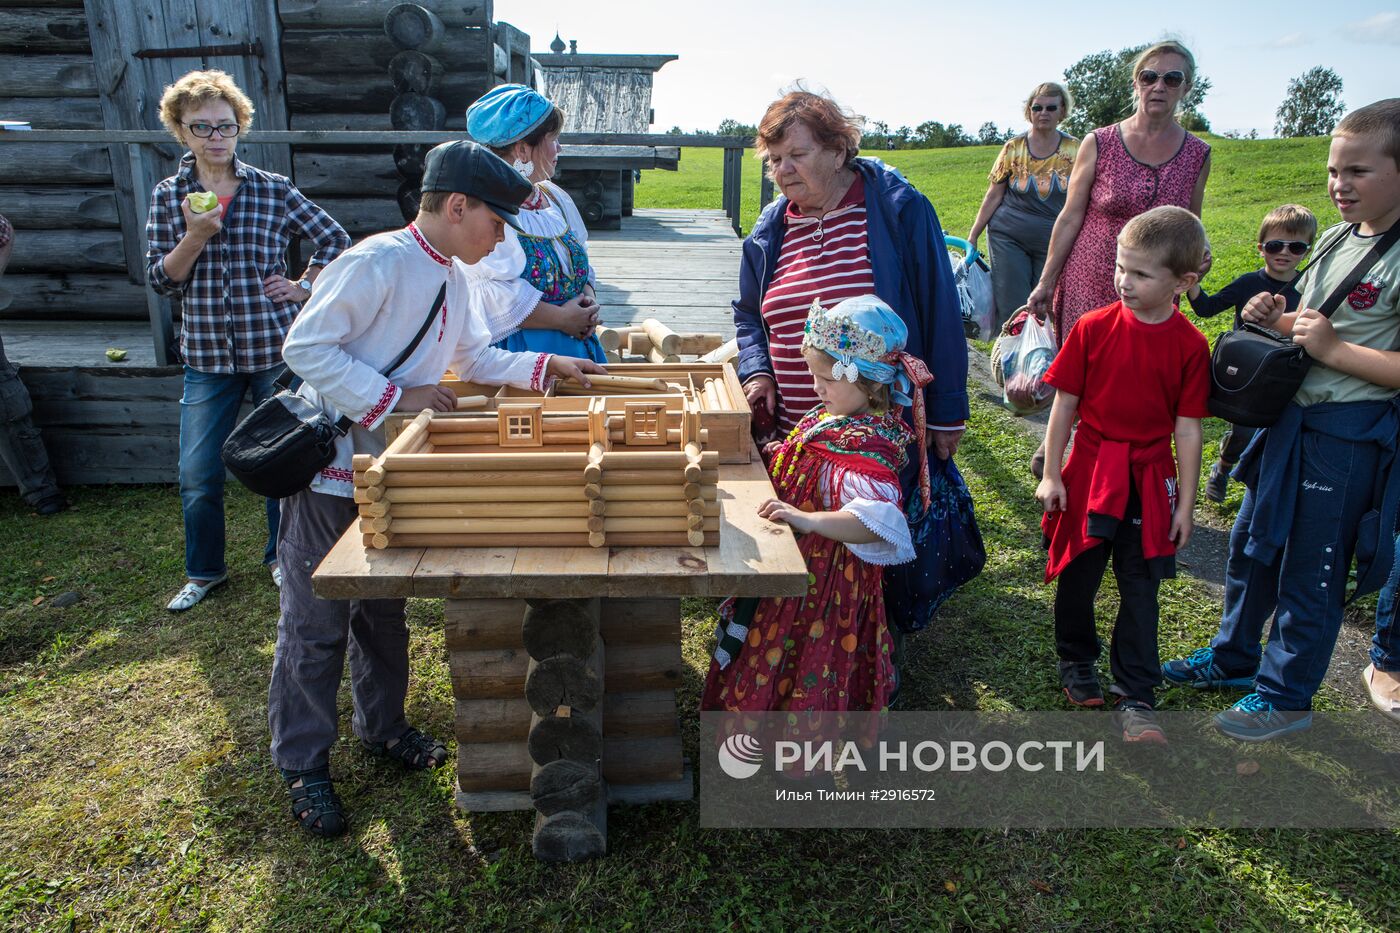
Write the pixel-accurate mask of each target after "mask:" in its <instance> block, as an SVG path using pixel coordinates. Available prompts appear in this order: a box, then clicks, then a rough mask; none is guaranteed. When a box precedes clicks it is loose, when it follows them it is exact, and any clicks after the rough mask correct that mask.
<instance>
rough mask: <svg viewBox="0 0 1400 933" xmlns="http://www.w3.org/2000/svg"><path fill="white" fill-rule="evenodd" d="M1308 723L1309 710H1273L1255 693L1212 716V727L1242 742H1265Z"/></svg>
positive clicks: (1273, 708)
mask: <svg viewBox="0 0 1400 933" xmlns="http://www.w3.org/2000/svg"><path fill="white" fill-rule="evenodd" d="M1311 725H1312V711H1311V710H1287V709H1276V708H1275V707H1274V704H1272V703H1270V702H1269V701H1268V700H1266V699H1264V698H1263V697H1261V696H1260V695H1259V694H1257V693H1251V694H1249V695H1248V696H1246V697H1244V698H1242V699H1241V700H1240V701H1239V702H1238V703H1236V704H1235V705H1234V706H1232V707H1230V708H1229V709H1227V710H1226V711H1225V712H1223V713H1217V714H1216V717H1215V728H1217V729H1219V730H1220V731H1221V732H1223V733H1225V734H1226V735H1228V736H1229V737H1230V738H1232V739H1239V740H1240V741H1242V742H1267V741H1268V740H1269V739H1275V738H1278V737H1279V736H1281V735H1287V734H1288V733H1290V732H1301V731H1302V730H1304V729H1306V728H1308V727H1309V726H1311Z"/></svg>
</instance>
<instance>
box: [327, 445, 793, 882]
mask: <svg viewBox="0 0 1400 933" xmlns="http://www.w3.org/2000/svg"><path fill="white" fill-rule="evenodd" d="M772 495H773V487H772V485H771V484H770V482H769V480H768V476H767V473H766V472H765V470H764V468H763V464H762V463H761V462H760V461H759V460H758V458H757V456H754V457H753V458H752V459H751V461H750V462H749V463H744V464H721V466H720V470H719V502H720V543H719V545H718V546H717V547H683V548H682V547H676V548H606V547H605V548H523V547H522V548H516V547H501V548H388V549H384V550H367V549H366V548H365V547H364V545H363V543H362V538H361V535H360V532H359V530H358V528H351V529H350V530H349V531H347V532H346V533H345V535H343V536H342V537H341V539H340V541H339V542H337V543H336V545H335V547H334V548H333V549H332V550H331V552H330V554H328V555H327V556H326V559H325V560H324V561H322V562H321V565H320V566H319V567H318V568H317V569H316V571H315V573H314V574H313V575H312V578H311V579H312V585H313V587H314V588H315V591H316V593H317V595H319V596H321V597H324V598H327V599H356V598H385V597H407V596H418V597H436V598H442V599H444V600H446V603H445V610H444V611H445V640H446V644H447V651H448V663H449V668H450V670H451V674H452V689H453V696H454V699H455V701H456V716H455V723H456V727H455V733H456V738H457V756H458V767H457V777H458V791H457V802H458V804H459V806H461V807H462V808H463V809H465V810H472V811H493V810H526V809H531V808H534V809H537V810H538V811H539V816H538V817H537V819H536V826H535V845H534V848H535V853H536V855H537V856H539V857H540V858H543V859H548V860H554V861H568V860H576V859H579V858H586V857H590V856H593V855H598V854H601V852H602V851H603V850H604V848H605V847H606V838H607V837H606V804H607V803H608V802H614V803H617V802H625V803H646V802H650V801H656V800H688V799H690V798H691V797H692V795H693V777H692V774H691V769H690V767H689V766H688V764H687V763H686V762H685V759H684V757H683V755H682V752H681V741H680V729H679V722H678V720H677V712H676V694H675V690H676V686H677V685H678V684H679V682H680V679H681V673H682V665H683V661H682V659H681V611H680V599H681V597H683V596H798V595H801V594H803V593H805V592H806V591H807V567H806V564H805V563H804V562H803V560H802V555H801V553H800V552H799V551H798V549H797V543H796V540H795V539H794V538H793V535H792V532H791V530H790V529H789V528H788V527H787V526H786V525H777V524H773V523H771V522H768V521H766V520H764V519H762V518H760V517H759V516H758V513H757V510H758V505H759V503H761V502H762V501H763V500H764V499H767V498H770V497H771V496H772ZM565 604H567V605H565ZM560 614H562V615H564V616H568V617H570V618H575V619H577V620H579V622H578V625H579V626H582V629H580V628H578V627H575V628H574V629H572V630H569V631H568V632H567V633H565V632H564V630H563V629H558V628H557V626H556V629H557V631H558V632H560V633H564V634H567V636H568V637H567V640H568V641H569V642H570V643H571V644H572V645H574V646H575V647H571V648H567V649H566V648H562V647H558V646H557V645H554V644H553V643H552V642H550V641H549V640H548V639H549V638H551V637H553V636H551V635H549V634H548V633H546V635H545V636H544V639H545V640H544V641H543V642H542V641H541V638H540V636H538V635H536V636H534V640H533V642H532V641H531V638H530V627H531V625H532V621H531V620H532V618H533V619H534V620H535V622H539V621H540V620H542V619H543V620H545V621H548V618H547V617H549V616H558V615H560ZM522 623H523V629H522ZM539 630H540V629H536V631H537V632H538V631H539ZM580 637H582V638H583V641H580V640H579V639H580ZM579 644H583V645H584V646H585V647H583V648H579V647H577V645H579ZM595 644H596V648H594V649H593V650H592V653H591V655H589V656H588V657H582V656H575V655H576V654H579V653H582V654H584V655H588V654H589V648H588V646H593V645H595ZM570 652H573V653H572V654H571V653H570ZM561 665H562V666H564V667H567V668H568V675H569V676H568V677H565V678H563V680H562V681H561V683H563V684H565V687H561V688H560V689H564V690H565V693H564V695H563V699H560V700H547V701H542V700H541V699H540V698H541V696H542V695H543V694H544V691H542V689H541V683H542V682H544V681H545V680H546V675H548V676H554V673H555V672H557V670H558V669H559V668H560V667H561ZM570 665H572V666H570ZM570 678H572V679H570ZM569 684H572V685H573V686H572V687H569V686H568V685H569ZM568 689H576V690H579V691H581V692H580V694H579V696H574V697H573V699H572V700H570V699H569V697H570V695H569V694H568V692H567V690H568ZM580 697H582V698H580ZM571 717H577V718H576V719H573V718H571ZM584 719H587V720H588V721H587V722H580V721H579V720H584ZM566 732H567V734H568V735H572V736H581V737H582V739H581V740H580V741H581V742H582V744H580V743H579V742H575V741H573V740H572V739H567V740H565V739H554V738H550V737H554V736H561V735H565V733H566ZM547 738H548V739H550V740H549V741H545V740H546V739H547ZM571 743H572V745H571ZM571 749H572V750H571ZM580 749H581V750H580ZM542 759H543V760H542ZM556 759H559V760H556ZM564 759H567V760H564ZM550 765H561V766H562V765H567V766H568V767H557V768H556V769H554V770H551V769H550V768H548V767H547V766H550ZM569 768H572V769H573V770H572V771H571V772H570V774H569V775H568V776H567V779H568V780H569V781H573V782H575V783H573V784H570V785H568V786H563V785H560V784H559V783H558V779H557V775H558V774H559V773H560V771H569ZM551 780H554V781H555V783H554V784H551V783H550V782H551ZM579 782H582V783H579ZM584 785H587V786H584ZM571 794H572V795H573V797H570V795H571ZM580 794H581V795H584V796H585V797H587V799H589V800H592V801H593V803H592V804H591V805H588V806H583V805H577V804H576V803H575V804H558V803H557V801H559V800H571V799H572V800H575V801H576V800H577V799H579V797H578V795H580ZM589 794H592V795H593V796H591V797H588V795H589Z"/></svg>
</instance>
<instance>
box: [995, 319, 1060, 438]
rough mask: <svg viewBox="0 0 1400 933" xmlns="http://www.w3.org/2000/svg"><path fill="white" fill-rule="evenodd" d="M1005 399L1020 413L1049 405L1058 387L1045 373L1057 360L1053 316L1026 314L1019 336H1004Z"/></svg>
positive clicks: (1024, 413)
mask: <svg viewBox="0 0 1400 933" xmlns="http://www.w3.org/2000/svg"><path fill="white" fill-rule="evenodd" d="M1003 341H1004V342H1003V343H1002V355H1001V373H1002V390H1001V391H1002V395H1001V403H1002V404H1003V405H1005V406H1006V407H1007V408H1009V409H1010V410H1011V411H1013V412H1015V413H1016V414H1018V415H1030V414H1034V413H1035V412H1038V411H1040V410H1041V409H1043V408H1044V407H1045V406H1047V405H1049V404H1050V402H1051V400H1052V399H1053V398H1054V397H1055V390H1054V388H1053V387H1052V386H1050V385H1049V384H1048V383H1047V382H1046V381H1045V373H1046V372H1047V371H1048V370H1049V369H1050V364H1051V363H1053V362H1054V361H1055V332H1054V330H1053V329H1051V326H1050V321H1049V319H1046V320H1044V321H1041V320H1038V319H1037V318H1036V317H1035V315H1033V314H1030V315H1027V316H1026V319H1025V326H1023V327H1022V328H1021V333H1020V334H1019V335H1018V336H1016V337H1011V338H1003Z"/></svg>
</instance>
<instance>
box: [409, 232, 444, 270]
mask: <svg viewBox="0 0 1400 933" xmlns="http://www.w3.org/2000/svg"><path fill="white" fill-rule="evenodd" d="M408 232H409V233H411V234H413V238H414V239H415V240H417V241H418V245H419V246H421V247H423V252H425V253H427V254H428V255H429V256H431V257H432V260H433V262H435V263H437V264H438V265H440V266H446V267H447V268H449V269H451V268H452V260H450V259H448V258H447V257H446V256H444V255H443V254H442V253H439V252H438V251H437V250H435V249H433V246H432V244H431V243H429V242H428V241H427V240H425V239H423V234H421V233H419V232H418V225H417V224H409V225H408Z"/></svg>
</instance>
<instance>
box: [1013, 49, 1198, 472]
mask: <svg viewBox="0 0 1400 933" xmlns="http://www.w3.org/2000/svg"><path fill="white" fill-rule="evenodd" d="M1132 75H1133V100H1134V109H1133V113H1132V115H1131V116H1129V117H1128V118H1127V119H1126V120H1123V121H1122V122H1121V123H1116V124H1114V125H1113V126H1105V127H1102V128H1100V129H1097V130H1094V131H1093V132H1092V133H1090V134H1089V135H1088V136H1086V137H1084V141H1083V142H1081V143H1080V144H1079V154H1078V155H1077V156H1076V157H1075V161H1074V171H1073V173H1072V174H1071V175H1070V182H1069V195H1068V197H1067V198H1066V200H1065V207H1064V210H1062V211H1061V212H1060V216H1059V217H1058V218H1057V219H1056V221H1055V229H1054V232H1053V233H1051V235H1050V253H1049V256H1048V257H1047V258H1046V260H1045V268H1044V270H1043V271H1042V272H1041V274H1040V282H1039V283H1038V284H1037V285H1036V287H1035V289H1034V290H1032V291H1031V294H1030V297H1029V298H1027V299H1026V304H1027V305H1029V307H1030V309H1031V312H1032V313H1033V314H1035V315H1036V316H1037V317H1040V318H1044V316H1045V315H1046V314H1050V315H1051V316H1052V320H1053V321H1054V323H1055V333H1056V337H1057V338H1058V340H1059V342H1060V343H1061V344H1063V343H1064V340H1065V336H1066V335H1067V334H1068V333H1069V329H1070V328H1071V327H1073V326H1074V323H1075V322H1076V321H1078V320H1079V319H1080V318H1081V317H1083V316H1084V315H1085V314H1086V313H1087V312H1089V311H1093V310H1094V309H1095V308H1102V307H1104V306H1105V305H1110V304H1112V303H1113V302H1115V301H1117V300H1118V294H1117V292H1116V291H1115V290H1114V285H1113V265H1114V261H1115V260H1114V257H1115V255H1116V250H1117V242H1118V234H1119V233H1120V232H1121V231H1122V229H1123V227H1124V226H1125V225H1127V223H1128V221H1130V220H1132V219H1133V218H1134V217H1136V216H1137V215H1138V214H1141V213H1143V212H1144V211H1148V210H1151V209H1152V208H1154V207H1161V206H1163V205H1168V204H1170V205H1175V206H1176V207H1184V208H1187V209H1189V210H1190V211H1191V213H1193V214H1195V215H1196V216H1197V217H1199V216H1201V204H1202V202H1203V201H1204V200H1205V192H1206V179H1207V178H1208V177H1209V176H1210V146H1209V145H1207V144H1206V143H1205V142H1203V141H1202V140H1200V139H1199V138H1197V137H1195V136H1193V135H1191V134H1190V133H1188V132H1187V131H1186V130H1185V128H1184V127H1182V125H1181V124H1180V123H1179V122H1178V121H1177V110H1178V108H1179V107H1180V105H1181V101H1182V98H1184V97H1185V96H1186V93H1187V92H1188V91H1189V90H1191V83H1192V81H1193V80H1194V79H1195V76H1196V60H1195V58H1194V57H1192V55H1191V52H1190V51H1189V50H1188V49H1187V48H1186V47H1185V46H1184V45H1182V44H1181V43H1179V42H1174V41H1170V40H1168V41H1165V42H1159V43H1157V44H1156V45H1153V46H1149V47H1148V48H1147V49H1144V50H1143V52H1142V53H1141V54H1140V55H1138V57H1137V58H1136V59H1135V60H1134V61H1133V68H1132ZM1209 266H1210V251H1209V250H1207V251H1206V261H1205V264H1204V265H1203V266H1202V269H1201V274H1202V275H1204V274H1205V271H1206V269H1208V268H1209ZM1044 463H1045V450H1044V446H1043V445H1042V446H1041V448H1040V449H1039V450H1037V451H1036V454H1035V457H1034V458H1033V459H1032V460H1031V472H1032V473H1034V474H1035V475H1036V476H1037V477H1039V476H1040V475H1041V471H1042V470H1043V469H1044Z"/></svg>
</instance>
